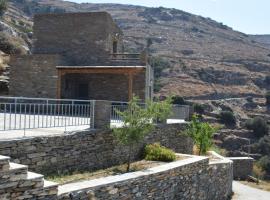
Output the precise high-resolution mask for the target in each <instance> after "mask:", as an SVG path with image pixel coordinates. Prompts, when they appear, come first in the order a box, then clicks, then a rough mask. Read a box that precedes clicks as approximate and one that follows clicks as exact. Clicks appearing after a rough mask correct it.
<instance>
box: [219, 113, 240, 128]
mask: <svg viewBox="0 0 270 200" xmlns="http://www.w3.org/2000/svg"><path fill="white" fill-rule="evenodd" d="M218 117H219V120H220V122H221V123H223V124H225V125H226V126H235V125H236V117H235V115H234V113H233V112H231V111H221V112H220V113H219V116H218Z"/></svg>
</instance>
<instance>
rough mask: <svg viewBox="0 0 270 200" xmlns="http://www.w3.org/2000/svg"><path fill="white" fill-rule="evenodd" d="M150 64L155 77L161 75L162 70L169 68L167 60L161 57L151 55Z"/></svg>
mask: <svg viewBox="0 0 270 200" xmlns="http://www.w3.org/2000/svg"><path fill="white" fill-rule="evenodd" d="M150 64H151V66H152V67H153V69H154V77H155V78H159V77H161V75H162V72H163V70H165V69H168V68H170V63H169V61H168V60H166V59H164V58H161V57H151V59H150Z"/></svg>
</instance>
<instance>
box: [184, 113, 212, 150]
mask: <svg viewBox="0 0 270 200" xmlns="http://www.w3.org/2000/svg"><path fill="white" fill-rule="evenodd" d="M216 131H217V129H216V128H214V127H212V126H211V125H210V124H209V123H203V122H200V120H199V118H198V116H197V115H193V116H192V121H191V123H190V124H189V126H188V129H187V131H186V133H187V135H188V136H190V137H191V138H192V139H193V141H194V143H195V145H196V147H197V148H198V150H199V155H201V154H205V153H206V152H207V151H208V150H209V149H210V148H211V147H212V145H213V142H212V139H213V134H214V133H215V132H216Z"/></svg>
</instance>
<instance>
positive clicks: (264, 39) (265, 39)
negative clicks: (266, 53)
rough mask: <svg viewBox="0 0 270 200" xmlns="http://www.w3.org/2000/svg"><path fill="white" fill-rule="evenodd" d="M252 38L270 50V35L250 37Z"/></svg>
mask: <svg viewBox="0 0 270 200" xmlns="http://www.w3.org/2000/svg"><path fill="white" fill-rule="evenodd" d="M250 37H251V38H252V39H253V40H254V41H257V42H259V43H261V44H263V45H265V46H266V47H267V48H270V35H250Z"/></svg>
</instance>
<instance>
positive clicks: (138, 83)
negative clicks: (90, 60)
mask: <svg viewBox="0 0 270 200" xmlns="http://www.w3.org/2000/svg"><path fill="white" fill-rule="evenodd" d="M82 84H84V85H87V86H88V94H87V96H88V99H97V100H110V101H124V102H127V101H128V76H127V75H124V74H66V75H65V76H64V77H62V84H61V85H62V89H61V91H62V98H66V99H77V98H81V97H80V94H79V87H80V85H82ZM145 84H146V83H145V70H144V71H142V72H141V73H139V74H137V75H135V76H134V79H133V92H134V94H136V96H138V97H139V98H140V99H142V100H144V99H145Z"/></svg>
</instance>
